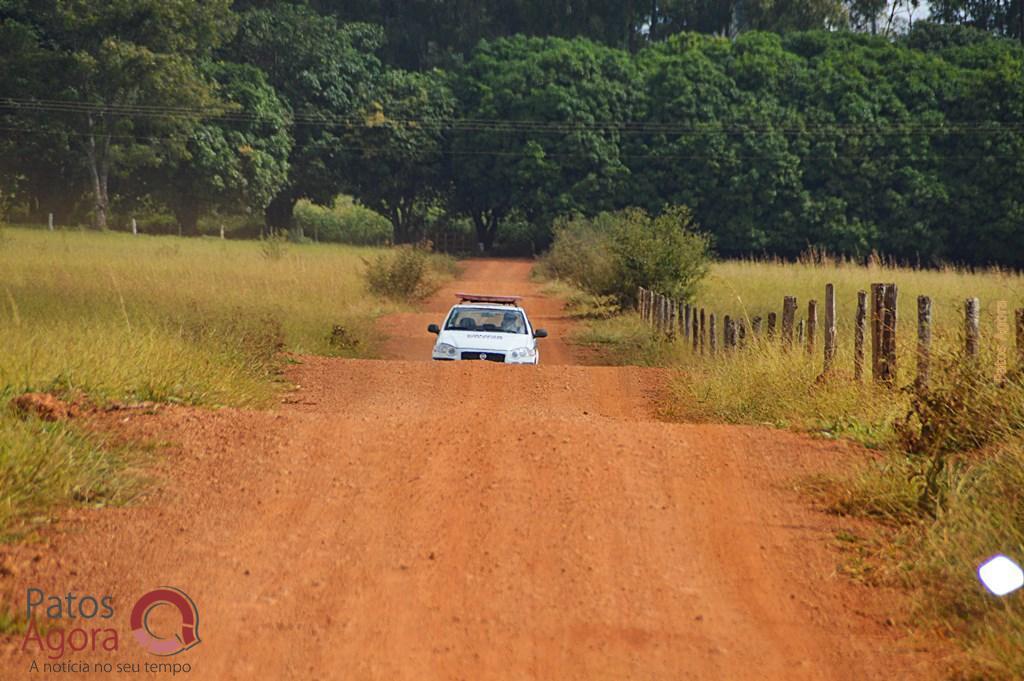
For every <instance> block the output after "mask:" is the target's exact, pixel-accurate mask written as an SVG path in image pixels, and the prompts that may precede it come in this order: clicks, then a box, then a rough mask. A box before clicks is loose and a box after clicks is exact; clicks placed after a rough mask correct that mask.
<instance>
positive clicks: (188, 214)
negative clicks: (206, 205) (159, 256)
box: [174, 201, 199, 236]
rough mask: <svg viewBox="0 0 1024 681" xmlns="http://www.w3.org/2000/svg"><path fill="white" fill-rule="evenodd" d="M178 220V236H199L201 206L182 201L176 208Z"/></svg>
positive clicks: (175, 216)
mask: <svg viewBox="0 0 1024 681" xmlns="http://www.w3.org/2000/svg"><path fill="white" fill-rule="evenodd" d="M174 218H175V219H176V220H177V222H178V236H199V206H197V205H196V204H194V203H190V202H187V201H186V202H182V203H180V204H179V205H178V206H176V207H175V209H174Z"/></svg>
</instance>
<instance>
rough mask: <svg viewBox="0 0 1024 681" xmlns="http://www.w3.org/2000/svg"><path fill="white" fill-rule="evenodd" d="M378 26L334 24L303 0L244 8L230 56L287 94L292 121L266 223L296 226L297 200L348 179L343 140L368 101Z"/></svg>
mask: <svg viewBox="0 0 1024 681" xmlns="http://www.w3.org/2000/svg"><path fill="white" fill-rule="evenodd" d="M382 39H383V36H382V33H381V30H380V29H379V28H377V27H374V26H369V25H365V24H345V25H339V24H338V22H337V20H336V19H335V18H334V17H329V16H323V15H320V14H318V13H317V12H315V11H314V10H312V9H310V8H309V7H306V6H302V5H292V4H289V3H286V2H275V3H272V4H270V5H269V6H267V7H258V8H255V9H250V10H248V11H246V12H245V13H243V14H242V16H241V19H240V23H239V30H238V34H237V36H236V38H235V40H234V41H233V42H232V43H231V45H230V46H229V47H228V48H227V49H226V50H225V53H224V56H225V57H226V58H227V59H228V60H229V61H235V62H239V63H245V64H250V65H253V66H256V67H258V68H259V69H261V70H262V71H263V72H264V73H266V74H267V77H268V79H269V81H270V84H271V85H273V86H274V88H275V89H276V90H277V92H278V94H279V95H280V96H281V97H282V98H283V99H284V100H285V102H287V104H288V107H289V109H290V111H291V113H292V117H293V120H294V123H295V130H294V140H295V143H294V146H293V148H292V152H291V155H290V157H289V168H290V171H289V177H288V182H287V183H286V184H285V186H284V187H283V188H282V189H281V190H280V191H279V192H278V193H277V194H276V195H275V196H274V198H273V199H272V200H271V201H270V203H269V204H268V206H267V210H266V220H267V224H268V225H269V226H270V227H271V228H273V229H284V230H289V229H291V228H292V227H293V212H294V209H295V204H296V202H297V201H298V200H299V199H301V198H308V199H311V200H313V201H315V202H316V203H319V204H321V205H329V204H330V202H331V201H332V200H333V199H334V197H335V196H336V195H337V194H338V193H339V192H340V191H341V189H342V187H344V185H345V183H346V180H347V175H346V173H347V171H348V170H349V168H348V165H347V158H348V157H347V155H346V154H344V153H342V149H341V148H342V147H343V146H344V140H345V138H346V136H347V132H348V130H349V129H350V128H351V126H352V125H360V124H361V119H360V117H361V115H362V113H363V112H364V111H365V110H366V108H367V107H368V106H369V104H370V103H371V102H372V99H373V92H374V87H375V86H374V84H375V83H376V82H378V81H379V79H380V78H381V77H382V74H383V66H382V65H381V63H380V60H379V59H378V58H377V57H376V56H375V55H374V50H376V49H377V48H378V47H379V46H380V44H381V41H382Z"/></svg>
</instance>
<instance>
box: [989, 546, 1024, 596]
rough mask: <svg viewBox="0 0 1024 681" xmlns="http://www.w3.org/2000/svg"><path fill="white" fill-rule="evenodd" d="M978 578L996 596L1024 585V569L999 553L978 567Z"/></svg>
mask: <svg viewBox="0 0 1024 681" xmlns="http://www.w3.org/2000/svg"><path fill="white" fill-rule="evenodd" d="M978 579H980V580H981V583H982V584H984V585H985V588H986V589H988V590H989V591H991V592H992V593H994V594H995V595H996V596H1005V595H1006V594H1008V593H1011V592H1013V591H1016V590H1017V589H1019V588H1021V587H1022V586H1024V570H1021V568H1020V566H1019V565H1017V564H1016V563H1014V562H1013V561H1012V560H1010V559H1009V558H1007V557H1006V556H1003V555H999V556H994V557H992V558H989V559H988V560H986V561H985V562H984V563H982V564H981V565H980V566H979V567H978Z"/></svg>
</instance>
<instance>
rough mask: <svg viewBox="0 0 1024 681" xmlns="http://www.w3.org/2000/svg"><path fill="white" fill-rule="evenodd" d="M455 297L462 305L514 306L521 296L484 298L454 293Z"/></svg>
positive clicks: (478, 295)
mask: <svg viewBox="0 0 1024 681" xmlns="http://www.w3.org/2000/svg"><path fill="white" fill-rule="evenodd" d="M455 296H456V297H457V298H458V299H459V300H461V301H462V302H464V303H494V304H496V305H516V304H517V303H519V301H520V300H522V296H486V295H480V294H476V293H456V294H455Z"/></svg>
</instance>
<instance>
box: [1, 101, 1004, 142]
mask: <svg viewBox="0 0 1024 681" xmlns="http://www.w3.org/2000/svg"><path fill="white" fill-rule="evenodd" d="M0 111H9V112H11V113H23V112H25V113H27V112H37V113H55V114H56V113H64V114H86V115H90V114H91V115H98V116H113V117H123V118H132V119H147V118H148V119H170V120H186V119H187V120H194V119H196V118H200V119H203V118H206V119H214V120H222V121H226V122H238V123H244V122H254V123H266V124H273V125H280V123H281V121H280V120H279V118H277V117H271V116H266V115H263V114H256V113H249V112H245V111H239V110H232V109H230V108H227V109H226V108H223V107H217V108H213V107H207V108H188V107H167V108H164V107H154V106H147V105H102V104H89V103H83V102H62V101H56V100H49V101H48V100H19V99H11V98H7V99H0ZM289 118H290V120H289V124H290V125H295V126H318V127H331V126H334V127H339V128H351V129H357V128H376V127H381V126H382V125H383V124H388V125H392V126H404V127H407V128H423V129H443V130H447V131H453V132H518V133H534V134H570V133H584V132H590V133H611V132H614V133H618V134H650V135H657V134H663V135H687V134H692V135H697V134H699V135H704V134H710V133H723V134H750V133H758V132H760V133H776V134H809V133H813V132H819V133H823V132H836V133H838V132H844V133H847V134H849V133H856V132H870V133H873V134H908V133H916V132H921V133H927V132H936V133H944V134H964V133H1003V132H1024V121H1020V122H1003V121H991V120H989V121H948V122H939V123H909V122H906V121H888V120H883V121H877V122H870V123H849V122H828V123H804V124H802V125H778V124H763V123H731V124H723V123H696V124H693V123H691V124H679V123H659V122H651V121H594V122H586V121H574V122H570V121H541V120H513V119H484V118H459V117H438V118H430V119H426V118H397V117H396V118H375V117H374V116H373V115H370V116H332V115H325V114H320V113H296V114H292V115H291V116H290V117H289Z"/></svg>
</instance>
